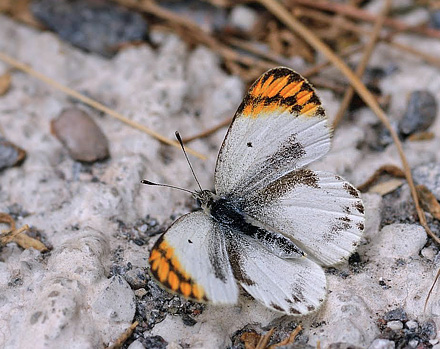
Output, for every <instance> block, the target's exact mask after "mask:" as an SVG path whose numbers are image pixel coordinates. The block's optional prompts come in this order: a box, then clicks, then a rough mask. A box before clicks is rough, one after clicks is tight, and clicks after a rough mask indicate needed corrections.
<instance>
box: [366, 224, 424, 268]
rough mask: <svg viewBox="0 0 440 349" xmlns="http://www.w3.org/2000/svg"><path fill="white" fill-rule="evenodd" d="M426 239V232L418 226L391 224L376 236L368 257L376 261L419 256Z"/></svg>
mask: <svg viewBox="0 0 440 349" xmlns="http://www.w3.org/2000/svg"><path fill="white" fill-rule="evenodd" d="M426 238H427V236H426V232H425V230H424V229H423V227H421V226H420V225H418V224H390V225H387V226H385V227H383V228H382V230H381V231H380V233H379V234H378V235H376V237H375V239H374V240H373V241H372V243H371V245H370V249H369V251H368V252H367V255H368V256H369V257H370V258H374V259H375V260H377V259H380V258H408V257H412V256H417V255H418V253H419V251H420V250H421V249H422V247H423V246H424V245H425V244H426Z"/></svg>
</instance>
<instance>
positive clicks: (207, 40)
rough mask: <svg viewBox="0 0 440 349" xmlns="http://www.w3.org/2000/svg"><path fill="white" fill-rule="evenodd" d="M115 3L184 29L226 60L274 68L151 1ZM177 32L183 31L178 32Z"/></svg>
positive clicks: (187, 33)
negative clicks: (241, 52) (238, 50)
mask: <svg viewBox="0 0 440 349" xmlns="http://www.w3.org/2000/svg"><path fill="white" fill-rule="evenodd" d="M113 1H114V2H116V3H118V4H120V5H123V6H126V7H128V8H132V9H135V10H137V11H142V12H145V13H149V14H151V15H154V16H156V17H157V18H160V19H162V20H165V21H167V22H168V23H169V24H170V25H173V26H175V27H176V29H178V28H179V27H180V29H183V30H184V31H185V35H186V37H187V38H191V39H193V40H194V41H195V42H198V43H201V44H203V45H206V46H208V47H210V48H211V49H212V50H213V51H214V52H217V53H218V54H220V55H221V56H222V57H223V58H224V59H225V60H232V61H235V62H238V63H240V64H244V65H246V66H249V67H260V68H261V69H263V70H267V69H270V68H273V64H272V63H271V62H268V61H266V60H262V59H256V58H253V57H250V56H247V55H242V54H240V53H238V52H236V51H234V50H233V49H231V48H230V47H228V46H226V45H223V44H222V43H220V42H219V41H218V40H217V39H215V38H214V37H213V36H211V35H209V34H208V33H206V32H205V31H204V30H203V29H202V28H201V27H200V26H199V25H197V24H196V23H195V22H193V21H191V20H190V19H188V18H185V17H182V16H180V15H178V14H176V13H174V12H172V11H169V10H167V9H165V8H163V7H161V6H158V5H156V4H155V3H154V2H153V1H149V0H140V1H136V0H113ZM176 31H177V32H179V31H182V30H176Z"/></svg>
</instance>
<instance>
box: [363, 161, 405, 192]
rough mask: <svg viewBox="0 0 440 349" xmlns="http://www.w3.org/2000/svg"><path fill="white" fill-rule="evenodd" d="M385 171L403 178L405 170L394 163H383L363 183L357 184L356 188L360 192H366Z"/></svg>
mask: <svg viewBox="0 0 440 349" xmlns="http://www.w3.org/2000/svg"><path fill="white" fill-rule="evenodd" d="M384 173H387V174H389V175H391V176H393V177H397V178H405V172H403V171H402V170H401V169H400V168H399V167H397V166H395V165H383V166H381V167H379V168H378V169H377V170H376V171H374V173H373V175H372V176H370V178H368V179H367V180H366V181H365V182H364V183H362V184H361V185H359V186H358V187H357V188H358V190H359V191H361V192H366V191H367V190H368V188H370V186H371V185H372V184H373V183H374V182H376V181H377V179H378V178H379V177H380V176H382V174H384Z"/></svg>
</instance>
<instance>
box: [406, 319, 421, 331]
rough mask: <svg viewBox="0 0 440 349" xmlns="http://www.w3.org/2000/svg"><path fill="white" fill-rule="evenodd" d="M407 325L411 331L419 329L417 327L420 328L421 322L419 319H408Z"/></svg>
mask: <svg viewBox="0 0 440 349" xmlns="http://www.w3.org/2000/svg"><path fill="white" fill-rule="evenodd" d="M405 327H406V328H407V329H408V330H410V331H413V332H415V331H417V329H418V328H419V324H418V322H417V321H414V320H409V321H407V323H406V324H405Z"/></svg>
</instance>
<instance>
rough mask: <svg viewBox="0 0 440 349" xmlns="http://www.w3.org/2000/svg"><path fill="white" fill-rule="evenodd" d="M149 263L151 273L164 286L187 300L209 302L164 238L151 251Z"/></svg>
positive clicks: (201, 288) (203, 291)
mask: <svg viewBox="0 0 440 349" xmlns="http://www.w3.org/2000/svg"><path fill="white" fill-rule="evenodd" d="M149 262H150V269H151V273H152V274H153V276H154V277H155V278H156V280H157V281H159V283H160V284H161V285H162V286H164V287H165V288H167V289H169V290H171V291H172V292H175V293H177V294H180V295H182V296H183V297H185V298H188V299H192V300H195V301H198V302H208V298H207V297H206V293H205V290H204V288H203V287H202V286H201V285H200V284H197V283H196V282H195V281H194V280H193V279H192V278H191V277H190V275H189V274H188V273H187V272H186V271H185V270H184V269H183V268H182V266H181V264H180V263H179V261H178V259H177V256H176V255H175V254H174V248H173V247H171V246H170V245H169V244H168V242H167V241H165V239H164V238H163V236H162V237H160V238H159V240H158V241H157V242H156V244H155V245H154V247H153V249H152V250H151V254H150V258H149Z"/></svg>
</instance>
